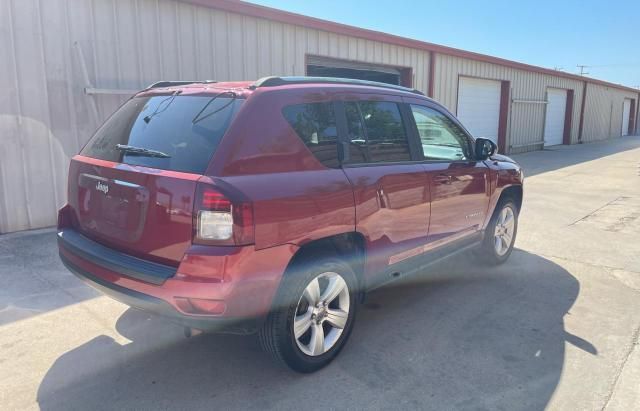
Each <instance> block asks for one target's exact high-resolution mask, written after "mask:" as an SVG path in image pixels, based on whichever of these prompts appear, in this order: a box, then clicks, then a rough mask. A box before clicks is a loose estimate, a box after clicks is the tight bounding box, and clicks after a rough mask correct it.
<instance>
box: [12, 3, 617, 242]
mask: <svg viewBox="0 0 640 411" xmlns="http://www.w3.org/2000/svg"><path fill="white" fill-rule="evenodd" d="M307 54H313V55H320V56H327V57H333V58H341V59H348V60H357V61H362V62H370V63H376V64H387V65H392V66H401V67H411V68H412V69H413V84H414V87H416V88H418V89H420V90H422V91H424V92H426V91H427V88H428V78H429V72H428V71H429V53H428V52H427V51H424V50H418V49H412V48H407V47H401V46H396V45H391V44H387V43H382V42H378V41H371V40H365V39H362V38H356V37H350V36H345V35H340V34H335V33H329V32H326V31H321V30H316V29H309V28H305V27H301V26H295V25H291V24H285V23H280V22H275V21H270V20H265V19H261V18H255V17H250V16H244V15H239V14H234V13H226V12H223V11H220V10H214V9H210V8H204V7H198V6H193V5H190V4H187V3H184V2H180V1H175V0H4V1H1V2H0V73H2V75H1V76H0V88H1V89H2V90H3V93H2V94H1V95H0V139H1V140H2V147H3V150H2V151H0V233H2V232H9V231H16V230H23V229H29V228H38V227H44V226H49V225H53V224H55V218H56V209H57V208H58V207H59V206H61V205H62V204H63V203H64V201H65V197H66V174H67V166H68V161H69V158H70V157H71V156H72V155H74V154H75V153H77V152H78V151H79V150H80V148H81V147H82V145H83V144H84V143H85V142H86V141H87V139H88V138H89V137H90V136H91V134H92V133H93V131H94V130H95V129H96V127H97V126H98V125H99V124H100V123H101V122H102V121H103V120H104V119H105V118H106V117H107V116H108V115H109V114H111V113H112V112H113V111H114V110H115V109H116V108H117V107H118V106H119V105H120V104H121V103H122V102H123V101H124V100H125V99H126V98H127V96H126V95H109V94H102V95H94V96H89V95H86V94H85V93H84V88H85V87H94V88H100V89H120V90H136V89H140V88H143V87H145V86H146V85H148V84H150V83H153V82H155V81H158V80H166V79H216V80H221V81H223V80H239V79H257V78H259V77H262V76H267V75H274V74H275V75H303V74H305V55H307ZM459 75H469V76H478V77H485V78H493V79H499V80H510V81H511V82H512V84H511V86H512V93H511V94H512V95H511V96H512V98H516V99H535V100H541V99H544V97H545V95H544V93H545V90H546V87H560V88H571V89H574V91H575V105H574V113H573V114H574V116H573V124H574V127H573V132H572V140H573V141H575V140H576V139H577V129H578V126H577V125H578V122H579V110H580V102H581V100H582V82H581V81H575V80H568V79H563V78H555V77H553V76H548V75H542V74H535V73H530V72H526V71H522V70H515V69H510V68H505V67H502V66H498V65H494V64H487V63H480V62H475V61H471V60H467V59H461V58H454V57H448V56H444V55H437V57H436V84H435V96H436V98H437V99H439V100H440V101H442V102H443V103H444V104H445V105H446V106H447V107H449V108H450V109H451V110H452V111H454V112H455V109H456V99H457V82H458V76H459ZM599 93H601V92H600V91H599V89H597V88H594V92H593V93H591V92H590V93H588V95H589V101H590V103H589V104H591V106H589V107H590V108H589V110H588V111H587V113H589V115H592V116H593V118H589V115H588V116H587V118H586V119H585V121H586V123H585V135H586V134H587V133H586V131H588V135H589V136H593V137H592V138H594V139H595V138H598V137H608V136H611V135H613V134H611V133H609V134H606V135H604V134H602V133H601V131H602V130H600V128H601V124H602V121H603V120H602V119H603V118H604V117H603V116H605V115H606V107H610V104H609V103H603V102H599V103H592V102H591V100H592V97H591V96H593V97H594V98H599V97H598V96H600V95H601V94H599ZM605 94H606V93H605ZM614 94H615V96H614ZM618 94H620V93H614V92H613V91H611V92H609V94H606V96H607V97H606V98H609V97H608V96H614V97H615V98H618V97H619V96H618ZM622 94H624V93H622ZM622 94H620V96H621V95H622ZM611 98H613V97H611ZM620 98H621V97H620ZM606 104H609V105H606ZM614 105H616V107H615V110H617V111H616V113H617V112H618V111H620V110H621V107H622V101H620V104H619V105H618V104H617V103H615V104H614ZM618 106H619V107H618ZM603 107H604V108H603ZM603 113H604V114H603ZM616 116H617V114H614V117H616ZM617 117H621V114H620V116H617ZM617 117H616V121H617V122H619V121H620V119H617ZM607 119H608V117H607ZM543 120H544V105H521V103H514V104H513V105H512V108H511V115H510V127H509V131H508V139H507V144H508V145H526V144H529V143H532V142H536V141H540V140H541V139H542V132H543V129H544V123H543ZM606 124H607V127H608V128H607V127H605V130H604V131H606V130H613V129H615V126H614V125H613V124H612V125H611V126H608V125H609V123H608V120H607V122H606ZM618 129H619V126H618ZM590 138H591V137H590ZM536 148H539V147H536V146H525V147H522V148H519V149H513V150H512V152H514V151H517V150H531V149H536Z"/></svg>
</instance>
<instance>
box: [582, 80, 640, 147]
mask: <svg viewBox="0 0 640 411" xmlns="http://www.w3.org/2000/svg"><path fill="white" fill-rule="evenodd" d="M625 98H629V99H635V100H636V104H637V100H638V94H635V93H631V92H628V91H624V90H619V89H615V88H612V87H607V86H602V85H599V84H589V85H588V86H587V100H586V104H585V108H584V126H583V127H584V128H583V131H582V141H584V142H589V141H596V140H603V139H606V138H611V137H619V136H621V135H622V105H623V103H624V99H625ZM631 116H635V113H632V114H631Z"/></svg>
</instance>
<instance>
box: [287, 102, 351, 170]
mask: <svg viewBox="0 0 640 411" xmlns="http://www.w3.org/2000/svg"><path fill="white" fill-rule="evenodd" d="M282 114H283V115H284V118H285V119H286V120H287V121H288V122H289V124H291V127H293V129H294V130H295V132H296V134H298V137H300V139H301V140H302V141H303V142H304V144H305V145H306V146H307V147H308V148H309V150H311V152H312V153H313V155H314V156H315V157H316V158H317V159H318V161H320V162H321V163H322V164H324V165H325V166H326V167H331V168H336V167H339V165H340V162H339V161H338V131H337V127H336V118H335V114H334V112H333V103H309V104H296V105H293V106H287V107H285V108H284V109H282Z"/></svg>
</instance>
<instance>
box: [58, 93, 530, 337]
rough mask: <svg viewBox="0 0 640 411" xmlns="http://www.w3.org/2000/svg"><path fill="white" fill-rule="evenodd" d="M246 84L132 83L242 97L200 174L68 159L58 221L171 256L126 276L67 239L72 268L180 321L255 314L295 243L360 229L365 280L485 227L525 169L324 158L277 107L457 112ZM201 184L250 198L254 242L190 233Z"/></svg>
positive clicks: (382, 97) (266, 305) (392, 96)
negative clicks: (335, 162)
mask: <svg viewBox="0 0 640 411" xmlns="http://www.w3.org/2000/svg"><path fill="white" fill-rule="evenodd" d="M250 85H251V83H249V82H235V83H216V84H210V85H208V84H205V85H203V84H193V85H188V86H180V87H174V88H163V89H151V90H147V91H144V92H141V93H139V94H138V96H154V95H162V96H167V95H168V96H170V95H171V94H172V93H175V92H176V91H180V92H181V94H180V95H181V96H184V95H198V96H208V95H211V96H213V95H216V94H218V93H220V92H221V91H228V90H233V91H234V92H235V93H236V94H237V96H238V98H241V99H245V102H244V103H243V105H242V106H241V108H240V109H239V111H238V113H237V114H236V117H235V118H234V119H233V121H232V123H231V125H230V126H229V128H228V129H227V131H226V133H225V135H224V138H223V139H222V140H221V142H220V143H219V145H218V147H217V149H216V150H215V152H214V154H213V156H212V158H211V160H210V162H209V165H208V167H207V168H206V171H205V172H204V173H203V174H194V173H184V172H176V171H168V170H161V169H156V168H149V167H143V166H132V165H127V164H121V163H117V162H112V161H105V160H98V159H95V158H91V157H87V156H83V155H77V156H74V157H73V158H72V160H71V165H70V169H69V190H68V204H67V205H65V206H64V207H63V208H62V209H61V210H60V213H59V219H58V221H59V224H58V228H59V231H61V232H62V231H64V230H68V229H73V230H75V231H77V232H79V233H80V234H81V235H82V236H84V237H86V238H87V239H90V240H91V241H93V242H95V243H98V244H100V245H102V246H106V247H108V248H109V249H113V250H116V251H117V252H120V253H123V254H125V255H128V256H133V257H137V258H139V259H141V260H142V261H150V262H154V263H159V264H164V265H167V266H170V267H174V268H175V270H176V272H175V275H173V276H172V277H171V278H168V279H166V280H165V281H164V282H162V283H161V284H152V283H149V282H146V281H143V280H140V279H136V278H131V277H130V276H127V275H122V274H120V273H118V272H115V271H113V270H110V269H109V268H108V267H107V268H105V265H104V264H96V263H95V261H92V260H91V259H90V258H85V256H83V255H82V254H79V253H76V252H74V250H72V249H71V248H69V247H67V246H66V245H65V244H64V242H61V243H60V254H61V256H62V257H63V260H66V262H67V263H71V264H72V265H73V266H75V268H76V270H75V271H76V272H77V271H82V272H85V273H90V274H91V275H92V276H93V277H91V278H93V279H89V282H90V283H92V284H94V283H95V282H96V281H99V282H100V284H102V285H105V284H106V286H107V287H109V286H110V284H113V285H116V286H118V287H119V289H120V290H132V291H133V292H137V293H141V295H144V296H151V297H154V298H156V299H160V300H162V301H164V302H166V303H167V304H168V306H170V307H171V309H172V310H175V314H177V315H176V316H175V317H177V318H178V319H179V320H181V321H183V322H184V323H185V324H191V323H189V322H188V320H190V319H193V318H198V319H200V318H203V319H211V320H212V321H214V320H216V319H231V320H235V319H260V318H263V317H264V316H265V315H266V314H267V313H268V312H269V310H270V309H271V304H272V300H273V297H274V295H275V293H276V291H277V289H278V287H279V285H280V282H281V280H282V278H283V274H284V273H285V271H286V269H287V267H288V265H289V264H290V262H291V261H292V260H293V259H294V257H295V256H296V253H297V252H298V251H299V250H300V249H301V248H304V247H307V246H309V245H310V244H314V242H317V241H321V240H323V239H326V238H330V237H333V236H337V235H344V234H354V235H357V236H359V237H360V238H363V239H364V256H365V257H364V259H365V261H364V269H363V271H362V273H361V277H362V278H361V281H362V284H363V286H364V287H365V288H369V287H372V286H374V285H375V284H376V283H375V282H374V279H376V278H377V275H378V274H380V273H385V272H388V271H394V267H395V265H397V264H400V263H403V262H406V261H410V259H411V257H415V256H418V255H420V254H423V253H424V252H427V251H431V250H437V249H440V248H441V247H442V246H444V245H447V244H452V243H453V242H454V241H455V240H458V239H460V238H464V237H465V236H466V235H468V234H473V233H478V232H481V231H482V230H483V229H484V228H485V227H486V225H487V223H488V221H489V219H490V216H491V215H492V212H493V209H494V208H495V206H496V203H497V200H498V198H499V197H500V194H501V192H502V190H504V189H506V188H508V187H520V186H521V184H522V173H521V171H520V168H519V166H517V165H516V164H515V163H514V162H513V161H511V160H510V159H508V158H506V157H503V156H496V157H494V159H489V160H485V161H475V160H469V161H450V162H447V161H435V162H434V161H431V162H430V161H409V162H403V163H388V164H385V163H380V164H375V165H367V166H363V167H349V166H344V167H341V168H334V169H331V168H327V167H325V166H324V165H323V164H322V163H321V162H320V161H319V160H318V159H316V157H315V156H314V155H313V154H312V153H311V152H310V150H309V149H308V148H307V147H306V146H305V144H304V143H303V142H302V140H301V139H300V138H299V137H298V136H297V134H296V132H295V131H294V130H293V129H292V127H291V126H290V125H289V123H288V122H287V121H286V119H285V118H284V117H283V115H282V109H283V107H286V106H289V105H293V104H299V103H310V102H332V101H360V100H368V101H371V100H373V101H393V102H397V103H400V104H404V103H410V104H419V105H428V106H430V107H433V108H436V109H437V110H440V111H441V112H442V113H445V114H446V115H448V116H451V115H450V113H448V112H447V111H446V109H444V108H442V107H441V106H439V105H438V104H437V103H435V102H433V101H432V100H430V99H427V98H426V97H422V96H418V95H416V94H413V93H409V92H405V91H399V90H391V89H383V88H380V87H374V86H362V85H345V84H323V83H318V84H291V85H283V86H277V87H264V88H261V87H258V88H253V87H251V86H250ZM454 121H456V122H457V120H455V119H454ZM457 124H459V123H457ZM99 181H104V182H105V184H108V185H109V190H113V191H112V194H113V195H112V196H111V197H109V196H107V197H109V198H108V199H107V198H103V197H104V195H103V193H101V192H99V191H98V190H97V188H96V187H97V183H98V182H99ZM203 183H206V184H209V185H211V186H212V187H230V188H232V189H233V190H235V191H237V192H239V193H241V194H242V196H243V197H245V198H246V199H247V201H248V202H249V203H250V204H251V206H252V210H253V216H252V218H253V220H252V222H253V229H254V232H253V237H254V243H253V244H250V245H242V246H234V245H202V244H195V242H194V240H193V238H194V208H195V207H196V204H195V202H196V200H195V195H196V186H197V185H198V184H203ZM105 194H106V193H105ZM123 204H125V205H123ZM132 204H133V205H132ZM85 279H86V278H85ZM116 298H117V297H116ZM189 298H190V299H193V301H196V302H197V301H199V300H204V301H205V302H203V303H202V304H203V306H205V305H206V307H205V309H198V308H197V307H196V308H194V305H193V304H192V303H188V302H185V301H186V299H189ZM194 304H195V303H194ZM203 328H204V326H203Z"/></svg>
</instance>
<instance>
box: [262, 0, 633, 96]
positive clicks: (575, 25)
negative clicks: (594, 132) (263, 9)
mask: <svg viewBox="0 0 640 411" xmlns="http://www.w3.org/2000/svg"><path fill="white" fill-rule="evenodd" d="M251 1H252V2H253V3H256V4H262V5H264V6H269V7H274V8H278V9H282V10H287V11H291V12H294V13H300V14H305V15H308V16H312V17H317V18H321V19H325V20H331V21H336V22H339V23H344V24H349V25H353V26H358V27H363V28H368V29H373V30H378V31H383V32H387V33H392V34H396V35H400V36H403V37H410V38H414V39H418V40H423V41H428V42H431V43H437V44H442V45H446V46H451V47H456V48H461V49H465V50H470V51H475V52H479V53H483V54H489V55H492V56H496V57H502V58H506V59H509V60H515V61H519V62H523V63H528V64H534V65H537V66H542V67H547V68H555V67H561V68H562V70H563V71H566V72H569V73H577V72H578V70H579V69H578V68H577V67H576V65H577V64H585V65H589V66H592V67H589V68H587V69H586V70H587V71H588V72H589V75H588V76H589V77H594V78H598V79H602V80H607V81H611V82H613V83H620V84H624V85H626V86H631V87H637V86H640V23H639V21H640V0H625V1H606V0H604V1H602V0H601V1H591V0H585V1H575V0H569V1H563V0H556V1H547V0H538V1H528V2H525V1H518V0H512V1H489V0H487V1H465V0H460V1H449V2H447V1H432V0H416V1H408V0H395V1H374V0H369V1H364V0H313V1H312V0H251Z"/></svg>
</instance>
